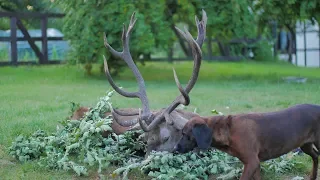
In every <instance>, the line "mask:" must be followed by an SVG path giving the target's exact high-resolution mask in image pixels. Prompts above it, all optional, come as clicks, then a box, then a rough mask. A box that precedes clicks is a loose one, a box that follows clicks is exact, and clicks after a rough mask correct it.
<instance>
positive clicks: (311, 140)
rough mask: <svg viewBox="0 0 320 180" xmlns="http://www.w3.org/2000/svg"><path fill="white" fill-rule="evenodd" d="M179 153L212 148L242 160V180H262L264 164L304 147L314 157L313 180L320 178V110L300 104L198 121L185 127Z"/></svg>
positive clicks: (313, 106) (202, 118)
mask: <svg viewBox="0 0 320 180" xmlns="http://www.w3.org/2000/svg"><path fill="white" fill-rule="evenodd" d="M182 133H183V137H182V138H181V140H180V141H179V143H178V145H177V146H176V151H178V152H181V153H185V152H188V151H191V150H192V149H194V148H195V147H198V148H199V149H208V148H209V147H210V146H212V147H215V148H217V149H219V150H221V151H224V152H226V153H228V154H230V155H232V156H235V157H237V158H239V160H241V162H242V163H243V164H244V171H243V173H242V175H241V178H240V180H249V179H251V178H254V179H255V180H257V179H261V177H260V162H261V161H266V160H268V159H273V158H276V157H279V156H281V155H283V154H286V153H288V152H290V151H291V150H293V149H295V148H297V147H300V148H301V149H302V151H303V152H305V153H306V154H308V155H310V156H311V157H312V160H313V168H312V174H311V176H310V179H312V180H315V179H316V178H317V170H318V156H319V150H320V106H318V105H311V104H300V105H296V106H293V107H290V108H288V109H284V110H281V111H276V112H269V113H252V114H239V115H229V116H213V117H194V118H192V119H191V120H190V121H188V122H187V124H186V125H185V126H184V128H183V130H182Z"/></svg>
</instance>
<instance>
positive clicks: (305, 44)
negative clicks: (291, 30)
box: [303, 22, 307, 67]
mask: <svg viewBox="0 0 320 180" xmlns="http://www.w3.org/2000/svg"><path fill="white" fill-rule="evenodd" d="M306 30H307V27H306V22H303V44H304V66H305V67H306V66H307V35H306Z"/></svg>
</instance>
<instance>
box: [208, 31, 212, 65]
mask: <svg viewBox="0 0 320 180" xmlns="http://www.w3.org/2000/svg"><path fill="white" fill-rule="evenodd" d="M207 43H208V47H207V48H208V55H207V56H208V59H210V60H211V59H212V37H211V36H208V37H207Z"/></svg>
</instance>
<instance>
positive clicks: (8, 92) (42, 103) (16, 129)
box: [0, 62, 320, 179]
mask: <svg viewBox="0 0 320 180" xmlns="http://www.w3.org/2000/svg"><path fill="white" fill-rule="evenodd" d="M172 67H175V69H176V71H177V74H178V76H179V78H180V81H181V82H182V83H184V84H185V83H186V82H187V81H188V78H189V77H190V75H191V70H192V62H178V63H173V64H168V63H147V65H146V66H139V68H140V69H141V73H142V75H143V76H144V78H145V80H146V86H147V94H148V97H149V101H150V105H151V108H152V109H160V108H162V107H165V106H167V105H168V104H169V103H171V102H172V100H173V99H174V98H175V97H176V96H177V95H178V94H179V91H178V89H177V87H176V85H175V83H174V79H173V74H172ZM97 69H98V68H96V71H95V72H94V74H95V75H94V76H86V75H84V73H83V71H82V70H81V69H80V68H79V67H76V66H67V65H63V66H62V65H61V66H53V65H52V66H41V67H33V66H21V67H2V68H0V100H1V101H0V122H1V125H0V179H2V178H3V179H71V178H73V179H79V178H78V177H77V176H75V175H74V174H72V173H69V172H52V171H48V170H45V169H42V168H39V167H38V166H37V164H36V163H32V162H31V163H25V164H20V163H18V162H16V161H14V160H13V159H12V158H11V157H9V156H8V155H7V148H8V147H9V146H10V145H11V142H12V141H13V140H14V139H15V137H16V136H18V135H19V134H25V135H27V134H30V133H32V132H34V131H35V130H37V129H44V130H46V131H49V132H50V131H51V132H52V131H54V130H55V128H56V125H57V124H58V121H59V120H61V119H64V118H65V117H66V116H67V115H68V111H69V109H70V102H71V101H74V102H77V103H80V104H81V105H85V106H93V105H95V104H96V102H97V101H98V99H99V97H101V96H104V95H105V92H106V91H107V90H110V86H109V84H108V82H107V80H106V78H105V77H104V76H103V75H98V72H97ZM286 76H301V77H307V78H308V81H307V83H305V84H294V83H286V82H284V81H283V80H282V77H286ZM115 81H116V83H117V84H118V85H121V86H123V87H124V88H125V89H127V90H130V91H133V90H136V89H137V85H136V83H135V81H134V77H133V76H132V74H131V72H130V71H129V70H128V69H125V70H124V72H123V73H121V77H119V78H115ZM190 97H191V104H190V105H189V106H188V107H187V109H188V110H190V111H193V110H194V109H195V108H197V112H198V113H199V114H201V115H210V111H211V110H212V109H217V110H218V111H221V112H223V113H225V114H234V113H240V112H241V113H245V112H263V111H272V110H278V109H282V108H286V107H288V106H290V105H294V104H298V103H314V104H320V69H318V68H298V67H295V66H293V65H287V64H282V63H281V64H271V63H261V64H259V63H253V62H248V63H208V62H203V64H202V67H201V73H200V76H199V80H198V82H197V84H196V85H195V87H194V89H193V90H192V92H191V93H190ZM113 104H114V105H116V106H118V107H123V108H124V107H140V102H139V100H137V99H127V98H123V97H121V96H120V95H118V94H115V95H114V96H113ZM299 159H300V160H302V161H303V162H305V163H304V164H303V165H301V167H298V169H299V170H298V171H294V172H292V173H291V174H287V175H284V176H280V177H278V178H280V179H283V178H284V177H287V176H290V177H291V176H293V175H295V174H298V175H301V176H304V175H305V174H309V172H310V169H311V161H310V159H309V157H307V156H302V157H299ZM11 161H12V162H13V164H12V163H11ZM94 176H95V175H94V174H93V175H91V177H92V178H94ZM140 176H141V175H140ZM264 177H265V179H270V178H271V177H272V179H274V178H275V177H274V176H273V175H268V174H265V175H264Z"/></svg>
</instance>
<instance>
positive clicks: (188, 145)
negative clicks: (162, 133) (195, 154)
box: [175, 116, 232, 153]
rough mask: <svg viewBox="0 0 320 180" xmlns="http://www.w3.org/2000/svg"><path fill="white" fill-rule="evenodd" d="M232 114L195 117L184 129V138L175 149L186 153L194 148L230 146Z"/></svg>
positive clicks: (204, 148)
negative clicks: (206, 117)
mask: <svg viewBox="0 0 320 180" xmlns="http://www.w3.org/2000/svg"><path fill="white" fill-rule="evenodd" d="M231 119H232V116H212V117H210V118H208V119H206V120H205V119H204V118H201V117H194V118H192V119H191V120H190V121H188V122H187V123H186V125H185V126H184V128H183V129H182V138H181V139H180V141H179V142H178V144H177V145H176V147H175V151H177V152H179V153H186V152H189V151H191V150H193V149H194V148H198V149H200V150H206V149H208V148H209V147H210V146H211V145H213V146H217V147H218V146H228V145H229V136H230V135H229V133H230V127H231Z"/></svg>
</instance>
